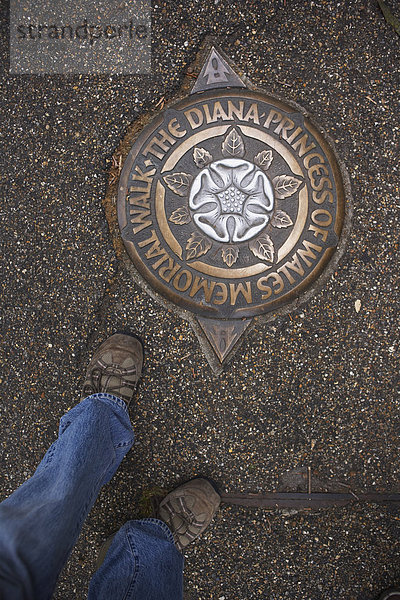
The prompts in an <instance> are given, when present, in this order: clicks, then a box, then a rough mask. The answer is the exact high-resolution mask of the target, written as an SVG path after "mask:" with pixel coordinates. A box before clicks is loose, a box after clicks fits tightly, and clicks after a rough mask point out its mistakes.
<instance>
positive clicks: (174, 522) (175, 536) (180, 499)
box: [88, 478, 220, 600]
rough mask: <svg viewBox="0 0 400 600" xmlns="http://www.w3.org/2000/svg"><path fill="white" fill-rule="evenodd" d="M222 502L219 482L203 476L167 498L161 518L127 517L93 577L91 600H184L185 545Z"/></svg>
mask: <svg viewBox="0 0 400 600" xmlns="http://www.w3.org/2000/svg"><path fill="white" fill-rule="evenodd" d="M219 504H220V496H219V494H218V493H217V492H216V491H215V489H214V488H213V486H212V485H211V484H210V483H209V482H208V481H207V480H205V479H202V478H197V479H193V480H191V481H189V482H187V483H185V484H183V485H181V486H179V487H178V488H176V489H175V490H173V491H172V492H171V493H170V494H168V495H167V496H166V497H165V498H164V499H162V500H161V502H159V503H158V506H157V508H156V509H155V515H156V516H157V518H152V519H143V520H140V521H128V522H127V523H125V525H124V526H123V527H122V528H121V529H120V530H119V531H118V532H117V533H116V534H115V536H114V537H113V538H112V541H111V545H110V546H109V548H108V551H107V553H106V555H105V558H104V559H103V562H102V563H101V565H100V567H99V568H98V570H97V571H96V573H95V574H94V576H93V578H92V581H91V584H90V588H89V596H88V600H108V599H109V598H112V599H113V600H172V599H173V600H180V599H181V598H182V594H183V571H182V570H183V556H182V554H181V553H180V552H179V550H183V549H184V548H185V547H186V546H187V545H188V544H189V543H191V542H192V541H193V540H194V539H196V538H197V537H198V536H199V535H201V533H203V531H205V529H206V528H207V527H208V525H209V524H210V522H211V520H212V518H213V517H214V515H215V513H216V511H217V509H218V507H219Z"/></svg>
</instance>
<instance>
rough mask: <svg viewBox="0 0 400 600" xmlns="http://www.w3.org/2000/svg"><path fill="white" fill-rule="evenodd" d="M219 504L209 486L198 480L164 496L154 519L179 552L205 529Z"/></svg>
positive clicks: (204, 480)
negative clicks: (167, 531) (162, 525)
mask: <svg viewBox="0 0 400 600" xmlns="http://www.w3.org/2000/svg"><path fill="white" fill-rule="evenodd" d="M220 502H221V498H220V496H219V494H218V493H217V492H216V491H215V489H214V488H213V486H212V485H211V483H210V482H209V481H207V479H202V478H200V477H198V478H196V479H192V480H191V481H188V482H187V483H184V484H183V485H180V486H179V487H177V488H176V489H175V490H173V491H172V492H171V493H170V494H168V495H167V496H166V497H165V498H164V500H162V501H161V502H160V505H159V507H158V511H157V517H158V518H159V519H161V520H162V521H164V523H166V524H167V525H168V527H169V528H170V530H171V531H172V534H173V536H174V541H175V545H176V547H177V548H178V550H183V548H185V547H186V546H187V545H188V544H190V542H192V541H193V540H194V539H196V538H197V537H198V536H199V535H200V534H201V533H203V531H205V529H207V527H208V526H209V524H210V523H211V521H212V519H213V517H214V515H215V513H216V512H217V510H218V507H219V505H220Z"/></svg>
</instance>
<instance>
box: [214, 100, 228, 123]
mask: <svg viewBox="0 0 400 600" xmlns="http://www.w3.org/2000/svg"><path fill="white" fill-rule="evenodd" d="M218 119H222V120H223V121H227V120H228V115H227V114H226V112H225V111H224V109H223V108H222V106H221V102H216V103H215V104H214V113H213V119H212V122H213V123H214V122H215V121H218Z"/></svg>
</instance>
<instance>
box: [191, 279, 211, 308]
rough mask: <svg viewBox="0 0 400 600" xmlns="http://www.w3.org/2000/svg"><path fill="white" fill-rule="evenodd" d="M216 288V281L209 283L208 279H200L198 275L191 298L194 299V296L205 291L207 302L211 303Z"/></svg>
mask: <svg viewBox="0 0 400 600" xmlns="http://www.w3.org/2000/svg"><path fill="white" fill-rule="evenodd" d="M214 288H215V281H209V280H208V279H203V278H201V279H200V277H199V276H198V275H196V276H195V278H194V282H193V285H192V288H191V290H190V292H189V296H190V297H191V298H193V296H195V295H196V294H197V292H198V291H199V290H203V293H204V298H205V300H206V302H210V301H211V296H212V293H213V291H214Z"/></svg>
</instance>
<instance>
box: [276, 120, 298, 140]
mask: <svg viewBox="0 0 400 600" xmlns="http://www.w3.org/2000/svg"><path fill="white" fill-rule="evenodd" d="M293 127H294V121H292V119H289V117H284V118H283V119H282V121H281V122H280V123H279V125H278V127H277V128H276V129H275V130H274V133H276V134H277V135H281V136H282V137H283V139H284V140H287V139H288V130H290V129H293Z"/></svg>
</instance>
